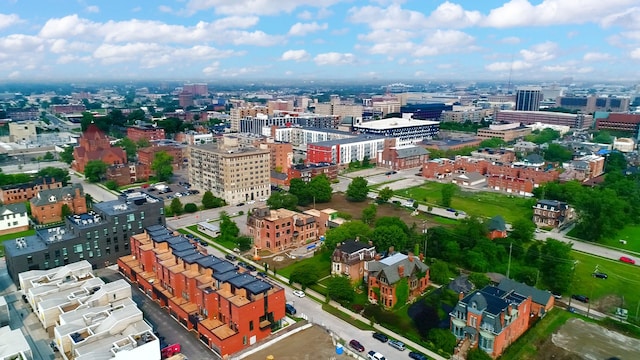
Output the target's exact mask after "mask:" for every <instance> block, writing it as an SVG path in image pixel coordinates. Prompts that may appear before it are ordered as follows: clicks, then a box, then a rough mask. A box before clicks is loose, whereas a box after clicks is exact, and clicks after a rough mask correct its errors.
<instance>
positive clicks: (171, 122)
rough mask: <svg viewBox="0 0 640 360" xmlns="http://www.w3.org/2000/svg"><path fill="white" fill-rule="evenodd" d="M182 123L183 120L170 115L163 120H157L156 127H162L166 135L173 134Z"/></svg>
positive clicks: (178, 129)
mask: <svg viewBox="0 0 640 360" xmlns="http://www.w3.org/2000/svg"><path fill="white" fill-rule="evenodd" d="M183 123H184V122H183V121H182V120H180V119H178V118H175V117H170V118H166V119H165V120H160V121H158V127H161V128H163V129H164V132H165V133H166V134H167V135H174V134H176V133H177V132H179V131H180V129H181V128H182V126H183Z"/></svg>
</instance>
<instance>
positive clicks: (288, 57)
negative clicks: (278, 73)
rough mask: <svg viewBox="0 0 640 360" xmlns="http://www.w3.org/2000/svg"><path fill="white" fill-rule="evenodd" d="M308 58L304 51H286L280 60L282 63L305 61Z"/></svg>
mask: <svg viewBox="0 0 640 360" xmlns="http://www.w3.org/2000/svg"><path fill="white" fill-rule="evenodd" d="M309 57H310V55H309V53H308V52H307V51H306V50H287V51H285V52H284V53H283V54H282V56H281V57H280V60H282V61H305V60H308V59H309Z"/></svg>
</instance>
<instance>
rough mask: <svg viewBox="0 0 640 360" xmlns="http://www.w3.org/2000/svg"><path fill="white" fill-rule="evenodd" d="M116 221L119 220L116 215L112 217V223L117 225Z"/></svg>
mask: <svg viewBox="0 0 640 360" xmlns="http://www.w3.org/2000/svg"><path fill="white" fill-rule="evenodd" d="M118 221H119V219H118V217H117V216H116V217H115V218H113V223H114V224H115V225H118ZM114 229H115V227H114ZM114 231H115V230H114Z"/></svg>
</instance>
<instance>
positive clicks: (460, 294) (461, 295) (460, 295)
mask: <svg viewBox="0 0 640 360" xmlns="http://www.w3.org/2000/svg"><path fill="white" fill-rule="evenodd" d="M462 299H464V293H463V292H462V291H460V293H459V294H458V301H460V300H462Z"/></svg>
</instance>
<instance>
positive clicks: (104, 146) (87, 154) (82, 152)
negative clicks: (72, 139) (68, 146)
mask: <svg viewBox="0 0 640 360" xmlns="http://www.w3.org/2000/svg"><path fill="white" fill-rule="evenodd" d="M78 142H79V145H78V146H76V147H75V148H74V149H73V163H72V164H71V167H72V168H73V169H74V170H76V171H77V172H81V173H84V167H85V166H86V165H87V163H88V162H89V161H91V160H102V161H103V162H105V163H106V164H107V165H122V164H126V163H127V154H126V153H125V152H124V150H123V149H122V148H120V147H117V146H111V143H110V142H109V138H108V137H107V135H106V134H105V133H104V132H103V131H102V130H100V129H99V128H98V126H96V124H93V123H91V124H89V126H88V127H87V130H86V131H85V132H83V133H82V135H81V136H80V139H79V140H78Z"/></svg>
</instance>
